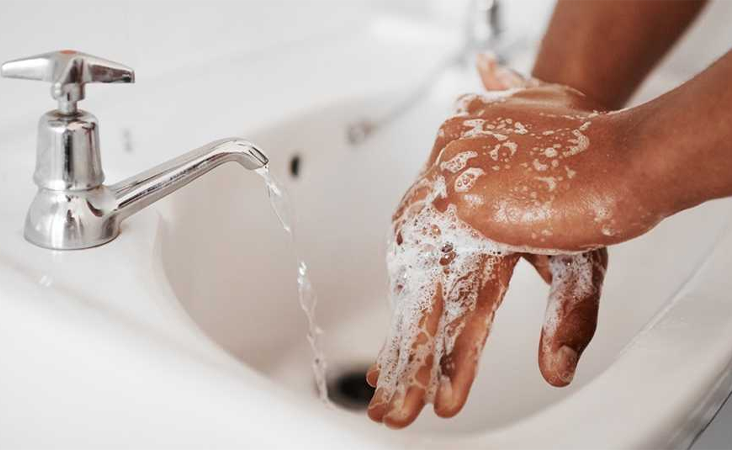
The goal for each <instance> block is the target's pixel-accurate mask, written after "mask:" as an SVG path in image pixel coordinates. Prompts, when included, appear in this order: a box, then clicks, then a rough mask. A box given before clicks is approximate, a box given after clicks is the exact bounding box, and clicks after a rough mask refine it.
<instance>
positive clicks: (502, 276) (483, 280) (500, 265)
mask: <svg viewBox="0 0 732 450" xmlns="http://www.w3.org/2000/svg"><path fill="white" fill-rule="evenodd" d="M517 261H518V256H516V255H511V256H506V257H486V258H485V261H484V264H485V265H484V267H483V268H482V270H481V276H480V277H478V279H477V286H474V287H475V289H476V292H478V298H477V301H476V305H475V309H474V310H472V311H470V312H468V313H467V314H464V315H462V316H461V317H458V318H456V319H455V320H453V321H451V322H449V325H448V327H452V329H453V330H457V331H456V332H457V333H459V334H458V335H457V338H456V339H455V341H454V345H453V346H452V348H450V346H449V345H447V344H446V345H445V347H446V348H445V356H443V358H442V360H441V361H440V369H441V377H440V380H439V387H438V389H437V394H436V396H435V413H436V414H437V415H438V416H440V417H452V416H454V415H456V414H457V413H458V412H460V410H461V409H462V407H463V406H464V405H465V402H466V400H467V398H468V394H469V393H470V388H471V386H472V384H473V380H474V379H475V375H476V373H477V367H478V361H479V358H480V354H481V352H482V350H483V346H484V345H485V341H486V339H487V337H488V334H489V333H490V329H491V325H492V323H493V317H494V315H495V311H496V309H497V308H498V306H499V305H500V304H501V301H502V300H503V296H504V294H505V292H506V289H507V288H508V282H509V280H510V279H511V275H512V273H513V268H514V266H515V265H516V262H517ZM462 295H465V294H462ZM446 331H447V333H445V334H446V336H447V337H446V339H450V334H451V333H450V331H451V330H450V328H448V329H447V330H446ZM448 344H449V342H448Z"/></svg>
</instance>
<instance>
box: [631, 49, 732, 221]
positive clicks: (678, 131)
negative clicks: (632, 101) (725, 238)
mask: <svg viewBox="0 0 732 450" xmlns="http://www.w3.org/2000/svg"><path fill="white" fill-rule="evenodd" d="M730 79H732V51H730V52H728V53H727V54H726V55H724V56H723V57H722V58H720V59H719V60H718V61H717V62H716V63H714V64H713V65H712V66H710V67H709V68H708V69H706V70H705V71H704V72H702V73H700V74H699V75H697V76H696V77H695V78H693V79H692V80H690V81H688V82H687V83H685V84H683V85H682V86H680V87H678V88H677V89H674V90H673V91H671V92H669V93H667V94H665V95H662V96H661V97H659V98H657V99H655V100H653V101H651V102H649V103H646V104H644V105H641V106H639V107H637V108H634V109H633V110H632V114H633V117H634V119H635V120H636V121H637V125H635V127H634V130H633V131H632V132H631V133H630V136H632V135H635V136H638V138H639V140H640V142H639V145H638V146H637V147H639V148H640V153H641V156H639V157H638V158H637V161H638V163H639V164H638V165H637V167H638V173H637V177H638V179H639V180H642V181H643V185H642V186H641V190H642V189H652V190H653V191H654V192H656V194H654V195H653V197H652V198H649V199H646V200H645V201H646V202H650V203H651V204H653V208H654V209H655V210H656V211H657V212H658V214H660V215H662V216H668V215H671V214H674V213H676V212H678V211H681V210H683V209H687V208H691V207H693V206H696V205H698V204H700V203H703V202H705V201H707V200H711V199H715V198H721V197H728V196H732V88H731V87H730V84H729V80H730Z"/></svg>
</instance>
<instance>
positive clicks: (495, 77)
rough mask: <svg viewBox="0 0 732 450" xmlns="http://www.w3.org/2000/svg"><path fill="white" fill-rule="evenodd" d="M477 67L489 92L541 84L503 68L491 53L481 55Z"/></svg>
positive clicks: (478, 57) (477, 60)
mask: <svg viewBox="0 0 732 450" xmlns="http://www.w3.org/2000/svg"><path fill="white" fill-rule="evenodd" d="M476 65H477V66H478V74H479V75H480V79H481V81H482V82H483V86H484V87H485V88H486V89H487V90H489V91H503V90H506V89H511V88H520V87H536V86H539V85H540V84H541V83H540V82H539V80H537V79H535V78H526V77H524V76H523V75H521V74H520V73H518V72H516V71H515V70H511V69H509V68H508V67H504V66H501V65H500V64H499V63H498V58H496V56H495V55H494V54H492V53H490V52H487V53H479V54H478V56H477V57H476Z"/></svg>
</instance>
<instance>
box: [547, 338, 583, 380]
mask: <svg viewBox="0 0 732 450" xmlns="http://www.w3.org/2000/svg"><path fill="white" fill-rule="evenodd" d="M578 362H579V353H578V352H577V351H576V350H575V349H573V348H571V347H569V346H567V345H563V346H561V347H560V348H559V349H558V350H557V351H555V352H545V353H544V354H543V355H542V357H541V360H540V362H539V369H540V370H541V374H542V376H543V377H544V379H545V380H546V382H547V383H549V384H550V385H552V386H554V387H565V386H567V385H569V384H570V383H571V382H572V380H573V379H574V374H575V371H576V370H577V363H578Z"/></svg>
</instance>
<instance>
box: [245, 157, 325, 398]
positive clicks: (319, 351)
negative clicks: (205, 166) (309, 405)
mask: <svg viewBox="0 0 732 450" xmlns="http://www.w3.org/2000/svg"><path fill="white" fill-rule="evenodd" d="M256 172H257V173H258V174H259V175H260V176H261V177H262V178H263V179H264V181H265V183H266V184H267V193H268V194H269V201H270V205H271V206H272V209H273V210H274V212H275V214H276V215H277V218H278V219H279V221H280V224H281V225H282V228H283V229H284V230H285V232H287V234H288V236H289V237H290V241H291V242H292V245H293V248H294V249H295V256H296V259H297V291H298V297H299V300H300V307H301V308H302V310H303V311H305V315H306V316H307V319H308V333H307V339H308V342H309V343H310V348H311V349H312V352H313V363H312V366H313V374H314V375H315V383H316V385H317V388H318V395H319V397H320V400H322V401H323V402H324V403H325V404H327V405H330V404H331V403H330V400H329V399H328V387H327V384H326V376H325V375H326V369H327V364H326V360H325V355H324V354H323V346H322V344H321V342H320V336H321V335H322V334H323V330H321V329H320V327H318V325H317V323H316V320H315V307H316V305H317V303H318V297H317V295H316V294H315V290H314V289H313V285H312V283H311V282H310V277H309V276H308V266H307V264H305V260H304V259H303V257H302V255H301V253H300V248H299V246H298V245H297V238H296V235H295V229H296V218H295V212H294V211H293V208H292V203H291V202H290V198H289V196H288V194H287V191H285V189H284V187H283V186H282V184H281V183H280V182H278V181H277V179H276V178H275V177H274V176H273V175H272V173H270V171H269V167H267V166H265V167H263V168H261V169H257V171H256Z"/></svg>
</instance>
